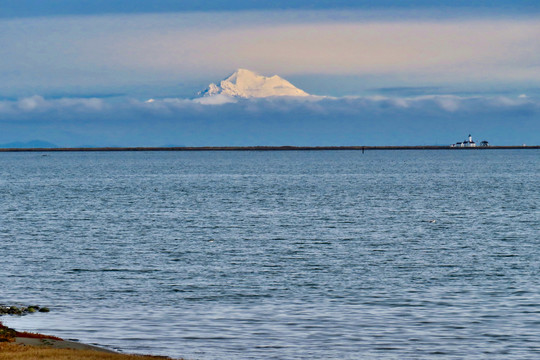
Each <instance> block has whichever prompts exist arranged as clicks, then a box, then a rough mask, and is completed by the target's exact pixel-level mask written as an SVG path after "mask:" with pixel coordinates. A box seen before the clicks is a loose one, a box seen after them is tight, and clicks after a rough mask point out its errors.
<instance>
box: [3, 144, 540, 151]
mask: <svg viewBox="0 0 540 360" xmlns="http://www.w3.org/2000/svg"><path fill="white" fill-rule="evenodd" d="M500 149H507V150H512V149H514V150H515V149H519V150H523V149H540V145H515V146H514V145H513V146H479V147H451V146H439V145H425V146H424V145H419V146H198V147H192V146H184V147H92V148H81V147H73V148H1V149H0V152H43V151H317V150H318V151H321V150H360V151H372V150H456V151H458V150H467V151H469V150H500Z"/></svg>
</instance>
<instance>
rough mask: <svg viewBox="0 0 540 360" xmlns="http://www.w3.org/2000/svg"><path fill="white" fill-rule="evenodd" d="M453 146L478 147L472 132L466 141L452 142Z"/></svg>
mask: <svg viewBox="0 0 540 360" xmlns="http://www.w3.org/2000/svg"><path fill="white" fill-rule="evenodd" d="M451 147H476V143H475V142H474V140H473V139H472V136H471V134H469V137H468V138H467V140H465V141H464V142H458V143H455V144H452V145H451Z"/></svg>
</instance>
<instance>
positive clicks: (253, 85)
mask: <svg viewBox="0 0 540 360" xmlns="http://www.w3.org/2000/svg"><path fill="white" fill-rule="evenodd" d="M220 94H221V95H227V96H231V97H241V98H264V97H270V96H309V94H308V93H306V92H305V91H303V90H301V89H298V88H297V87H295V86H294V85H293V84H291V83H290V82H288V81H287V80H285V79H283V78H281V77H279V76H277V75H274V76H270V77H266V76H262V75H259V74H257V73H254V72H253V71H250V70H246V69H238V70H236V71H235V72H234V73H233V74H232V75H231V76H229V77H228V78H226V79H225V80H222V81H221V82H220V83H219V85H216V84H214V83H212V84H210V85H208V88H206V89H205V90H203V91H201V92H199V95H202V96H213V95H220Z"/></svg>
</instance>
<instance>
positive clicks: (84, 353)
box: [0, 341, 169, 360]
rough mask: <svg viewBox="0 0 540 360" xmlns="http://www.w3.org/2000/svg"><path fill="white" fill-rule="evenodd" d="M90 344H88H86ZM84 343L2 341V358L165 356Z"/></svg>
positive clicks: (140, 359) (134, 359) (149, 359)
mask: <svg viewBox="0 0 540 360" xmlns="http://www.w3.org/2000/svg"><path fill="white" fill-rule="evenodd" d="M86 346H88V345H86ZM86 346H84V345H83V344H78V343H73V342H65V341H58V342H56V343H53V344H21V343H19V342H2V343H0V360H36V359H40V360H157V359H161V360H163V359H169V358H167V357H163V356H149V355H124V354H118V353H114V352H110V351H106V350H104V349H99V348H95V347H91V348H87V347H86Z"/></svg>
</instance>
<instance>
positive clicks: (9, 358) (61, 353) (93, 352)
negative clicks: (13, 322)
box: [0, 322, 170, 360]
mask: <svg viewBox="0 0 540 360" xmlns="http://www.w3.org/2000/svg"><path fill="white" fill-rule="evenodd" d="M35 359H41V360H79V359H80V360H156V359H170V358H168V357H165V356H151V355H125V354H120V353H117V352H115V351H112V350H108V349H105V348H102V347H98V346H93V345H87V344H83V343H80V342H76V341H69V340H64V339H60V338H58V337H56V336H50V335H43V334H38V333H29V332H19V331H16V330H14V329H11V328H9V327H7V326H5V325H3V324H2V323H1V322H0V360H35Z"/></svg>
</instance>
